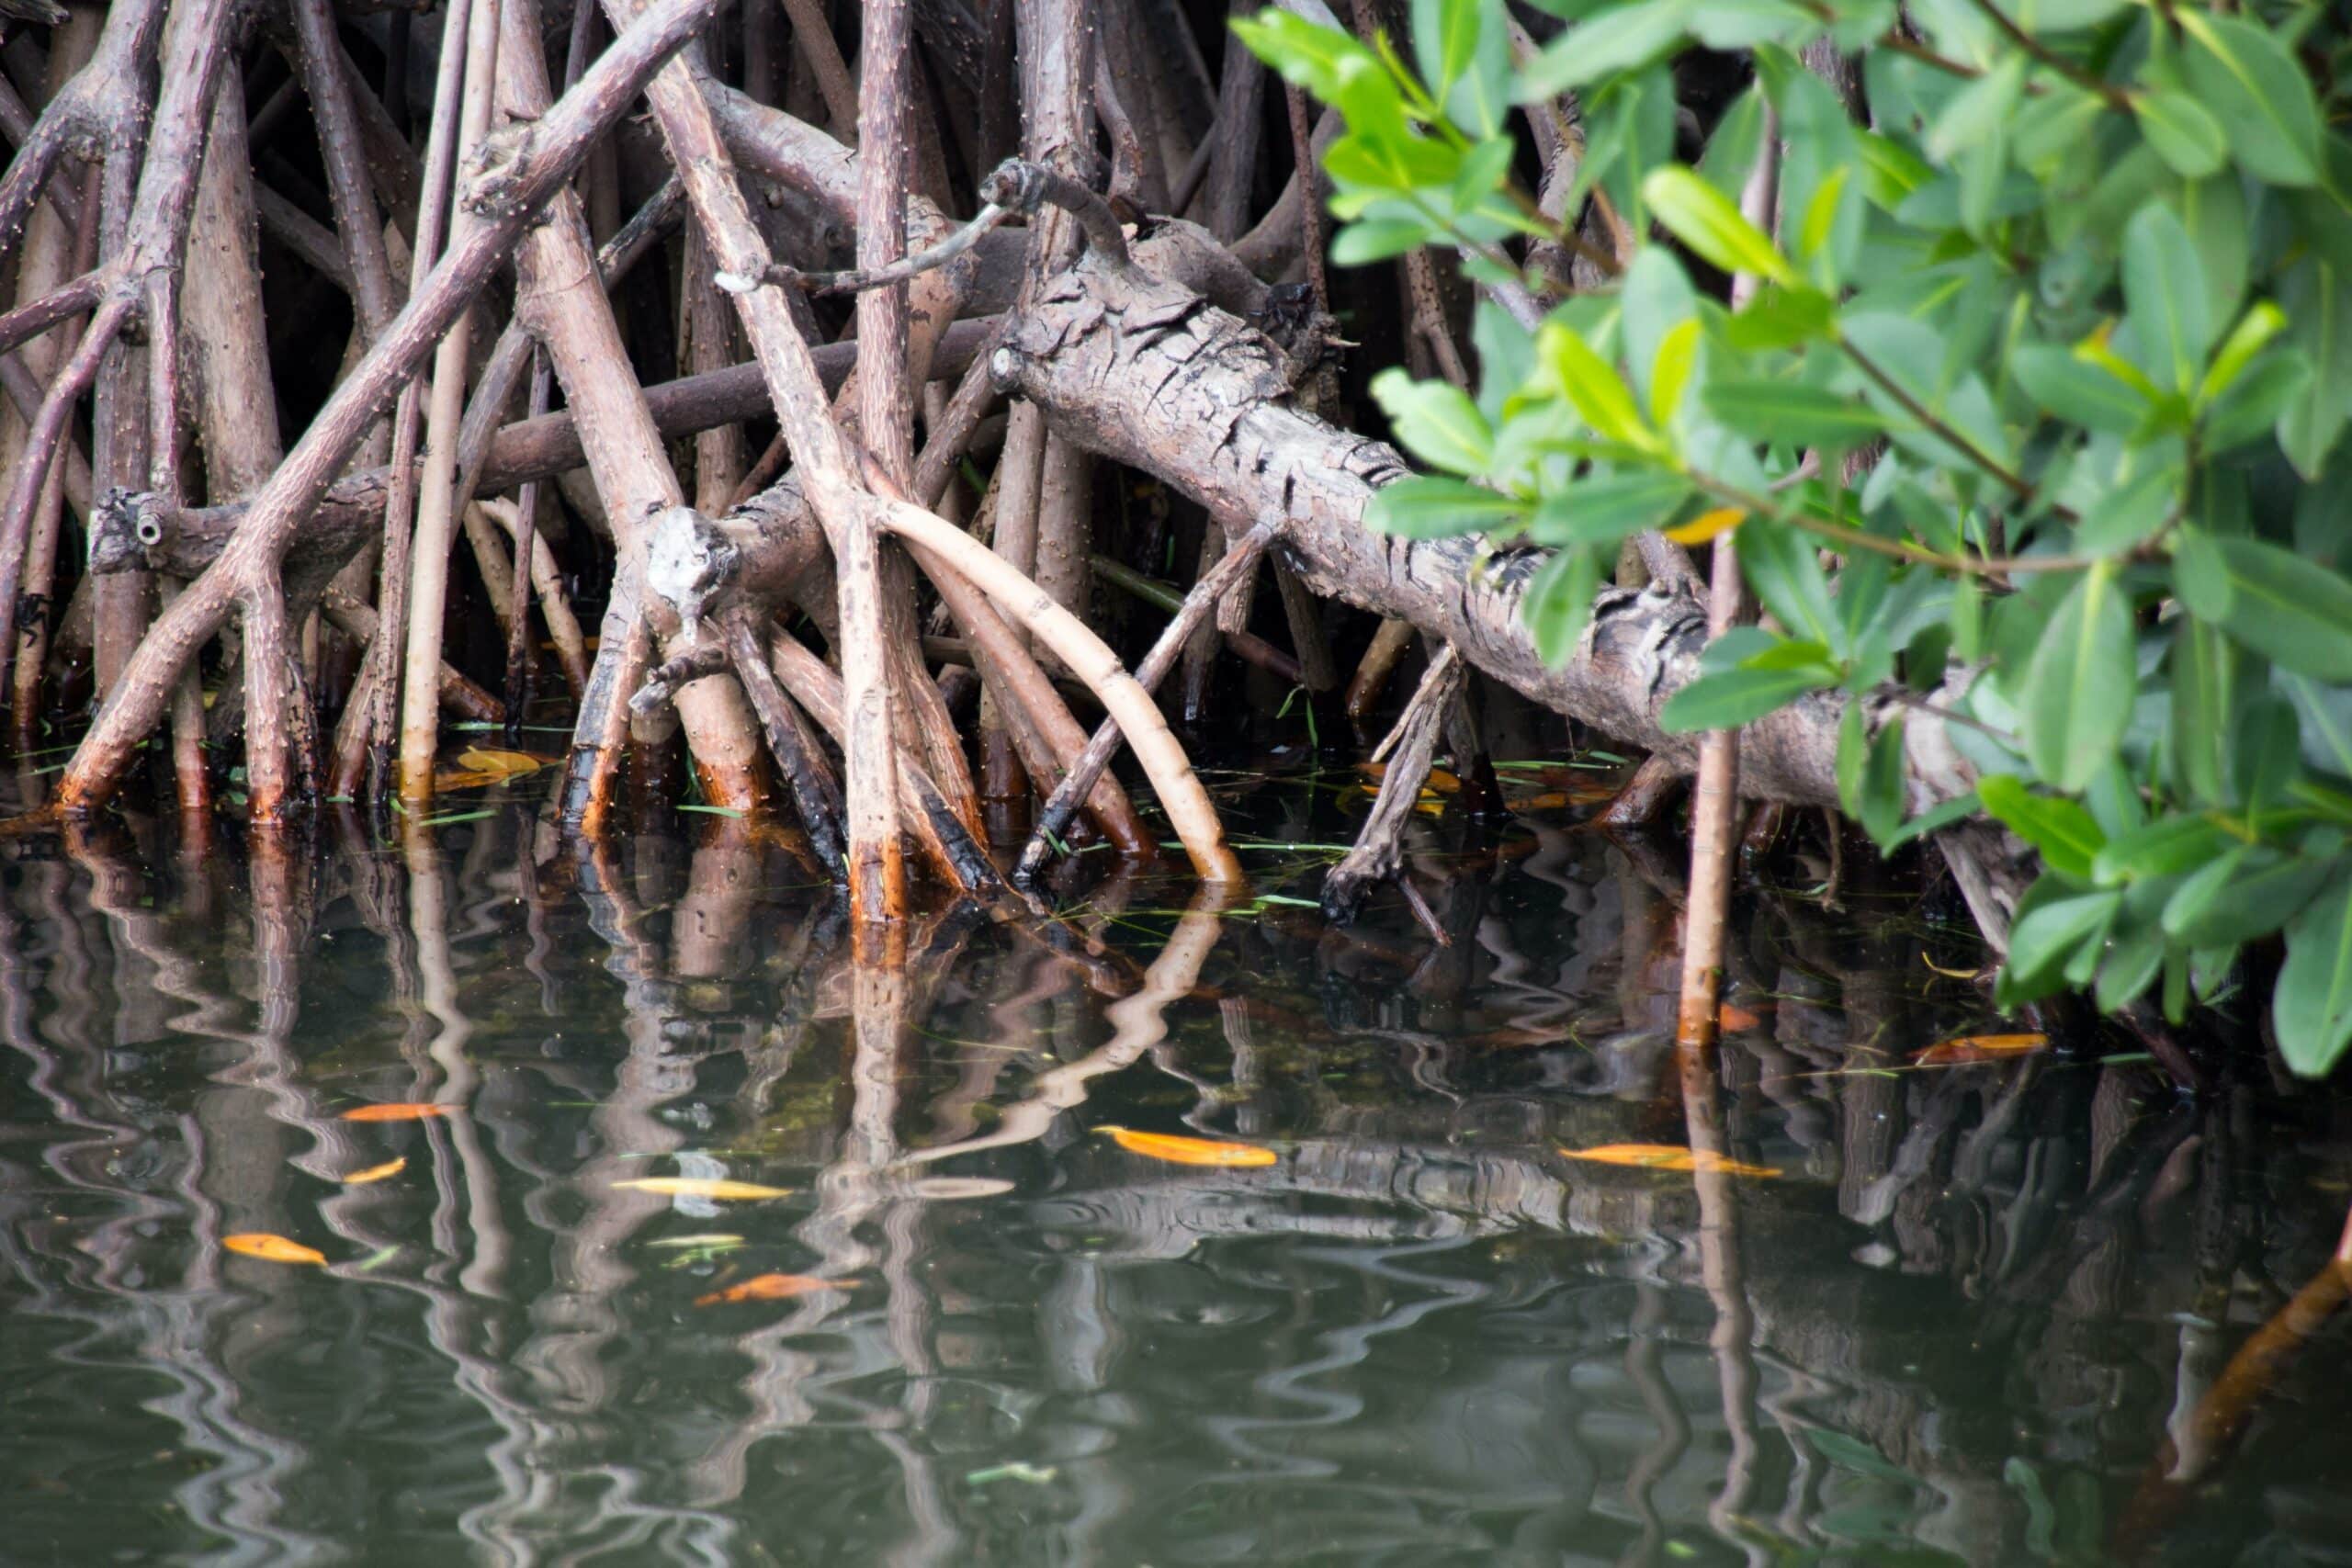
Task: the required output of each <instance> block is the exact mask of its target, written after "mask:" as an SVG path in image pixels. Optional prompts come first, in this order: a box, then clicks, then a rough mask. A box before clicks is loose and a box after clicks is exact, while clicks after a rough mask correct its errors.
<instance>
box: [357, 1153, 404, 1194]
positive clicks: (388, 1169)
mask: <svg viewBox="0 0 2352 1568" xmlns="http://www.w3.org/2000/svg"><path fill="white" fill-rule="evenodd" d="M407 1168H408V1158H407V1156H401V1158H399V1159H388V1160H386V1161H385V1162H384V1163H383V1164H381V1165H371V1166H369V1167H368V1168H367V1169H365V1170H355V1171H353V1172H352V1173H351V1174H350V1175H349V1176H346V1177H345V1178H344V1179H343V1184H344V1185H345V1187H365V1186H367V1185H368V1183H369V1182H371V1181H381V1180H383V1179H384V1178H386V1177H388V1176H398V1175H399V1174H400V1173H401V1171H403V1170H406V1169H407Z"/></svg>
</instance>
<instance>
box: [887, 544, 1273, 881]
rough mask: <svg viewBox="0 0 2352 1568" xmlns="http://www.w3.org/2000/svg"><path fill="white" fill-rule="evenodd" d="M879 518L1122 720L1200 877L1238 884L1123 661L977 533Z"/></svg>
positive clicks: (1217, 828)
mask: <svg viewBox="0 0 2352 1568" xmlns="http://www.w3.org/2000/svg"><path fill="white" fill-rule="evenodd" d="M877 507H878V510H877V512H876V521H877V522H879V523H880V524H881V525H882V526H884V527H885V528H888V530H889V531H890V532H891V533H893V534H896V535H898V536H899V537H900V538H901V539H904V540H905V541H906V542H907V543H908V544H909V545H910V546H912V547H915V548H916V549H917V550H919V551H925V552H929V553H931V554H933V555H936V556H937V557H939V558H941V559H942V560H943V561H944V562H945V563H946V564H947V565H948V566H950V567H952V568H953V569H955V570H956V571H959V572H961V573H962V574H963V575H964V576H965V577H967V578H968V579H970V580H971V581H972V584H973V585H974V586H975V587H977V588H978V589H979V590H980V591H981V592H984V593H986V594H987V595H988V596H989V601H990V603H992V604H995V605H996V607H997V608H998V609H999V610H1000V611H1001V612H1002V613H1003V614H1005V615H1009V616H1011V617H1012V619H1013V620H1016V621H1018V622H1020V623H1021V625H1022V626H1023V627H1024V628H1026V629H1027V631H1028V632H1029V634H1030V635H1031V636H1033V637H1035V638H1036V639H1037V640H1038V641H1039V642H1042V643H1044V644H1045V645H1046V647H1047V648H1049V649H1052V650H1053V651H1054V654H1055V656H1056V657H1057V658H1058V659H1060V660H1061V661H1062V662H1063V663H1064V664H1066V665H1068V666H1069V671H1070V673H1071V674H1073V675H1075V676H1077V677H1078V678H1079V679H1080V681H1083V682H1085V683H1086V684H1087V686H1088V687H1089V688H1091V690H1092V691H1093V693H1094V694H1095V695H1096V696H1097V697H1098V698H1100V699H1101V700H1102V703H1103V707H1104V708H1106V709H1108V710H1109V711H1110V714H1111V716H1112V717H1113V718H1114V719H1116V720H1118V722H1119V729H1120V731H1121V733H1123V734H1124V735H1125V737H1126V741H1127V747H1128V749H1129V750H1132V751H1133V752H1134V753H1135V756H1136V761H1137V762H1138V763H1140V764H1141V765H1142V767H1143V771H1144V773H1145V774H1146V775H1147V776H1148V777H1149V778H1150V780H1151V787H1152V791H1153V793H1154V794H1156V795H1159V806H1160V809H1161V810H1163V811H1165V812H1167V813H1168V822H1169V826H1170V827H1172V828H1174V829H1176V837H1177V838H1178V839H1179V840H1182V842H1183V845H1184V852H1185V854H1186V855H1188V856H1189V857H1191V859H1192V862H1193V873H1194V874H1196V875H1198V876H1199V877H1200V878H1201V880H1202V881H1204V882H1218V883H1228V884H1232V885H1234V886H1239V885H1240V884H1241V883H1242V882H1243V881H1244V880H1245V878H1244V877H1243V875H1242V873H1241V863H1240V862H1239V861H1238V860H1236V859H1235V858H1234V856H1233V851H1232V850H1231V849H1230V848H1229V847H1228V846H1227V844H1226V841H1225V828H1224V825H1223V824H1222V823H1221V822H1219V821H1218V819H1217V814H1216V807H1215V806H1213V805H1211V804H1210V802H1209V795H1208V791H1207V790H1205V789H1204V788H1202V787H1201V781H1200V780H1199V779H1198V778H1197V777H1195V776H1194V775H1193V765H1192V763H1191V762H1190V761H1187V760H1186V758H1185V756H1184V749H1183V747H1182V746H1181V745H1179V744H1178V743H1177V740H1176V737H1175V735H1174V734H1173V733H1171V732H1170V729H1169V728H1168V721H1167V720H1166V719H1165V718H1162V717H1161V716H1160V713H1159V704H1158V703H1156V702H1154V701H1152V697H1151V694H1150V693H1148V692H1147V691H1145V690H1144V689H1143V687H1142V685H1141V684H1140V683H1138V682H1136V678H1135V677H1134V676H1133V675H1130V674H1129V673H1127V669H1126V666H1125V665H1124V664H1122V663H1120V662H1119V656H1118V655H1117V654H1115V653H1114V652H1112V651H1111V649H1110V648H1109V646H1108V645H1106V644H1105V643H1104V642H1103V639H1102V638H1101V637H1096V636H1095V635H1094V633H1093V632H1092V631H1091V630H1090V629H1088V627H1087V625H1086V623H1085V622H1083V621H1081V620H1080V619H1079V618H1078V617H1077V616H1076V615H1071V614H1070V613H1069V611H1068V610H1067V609H1064V608H1063V607H1062V606H1061V605H1059V604H1056V603H1055V602H1054V601H1053V599H1051V598H1050V597H1049V596H1047V594H1046V592H1045V590H1043V589H1041V588H1039V587H1038V586H1037V585H1036V584H1035V582H1033V581H1030V580H1029V579H1028V578H1026V577H1024V576H1023V575H1022V574H1021V573H1020V572H1019V571H1016V570H1013V568H1012V565H1011V564H1010V563H1008V562H1007V561H1006V560H1005V558H1003V557H1002V556H1001V555H998V554H997V553H996V552H995V551H994V550H992V549H990V548H989V547H987V546H986V545H984V544H982V543H980V542H979V541H978V539H976V538H974V537H973V536H971V535H969V534H967V533H965V532H964V531H963V530H962V529H961V528H957V527H956V526H954V525H951V524H948V523H945V522H943V521H941V520H940V519H939V518H937V517H935V516H933V515H932V514H931V513H928V512H925V511H923V510H922V508H921V507H919V506H912V505H910V504H908V503H906V502H896V501H880V502H877Z"/></svg>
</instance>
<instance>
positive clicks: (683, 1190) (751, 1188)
mask: <svg viewBox="0 0 2352 1568" xmlns="http://www.w3.org/2000/svg"><path fill="white" fill-rule="evenodd" d="M613 1185H614V1186H615V1187H619V1188H626V1189H627V1190H629V1191H631V1192H655V1193H659V1194H660V1195H662V1197H664V1198H717V1199H720V1200H722V1201H735V1202H748V1201H752V1200H753V1199H756V1198H789V1197H791V1196H792V1189H791V1188H789V1187H763V1186H761V1185H760V1184H759V1183H758V1182H756V1181H729V1180H726V1179H723V1178H719V1177H704V1176H639V1177H635V1178H632V1179H629V1180H628V1181H616V1182H614V1183H613Z"/></svg>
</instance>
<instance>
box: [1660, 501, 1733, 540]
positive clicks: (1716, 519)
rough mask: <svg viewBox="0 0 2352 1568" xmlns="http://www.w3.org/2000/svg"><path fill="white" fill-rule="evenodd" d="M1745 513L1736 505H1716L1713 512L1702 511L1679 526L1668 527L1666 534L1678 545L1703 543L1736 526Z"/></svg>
mask: <svg viewBox="0 0 2352 1568" xmlns="http://www.w3.org/2000/svg"><path fill="white" fill-rule="evenodd" d="M1746 516H1747V513H1746V512H1745V511H1743V510H1742V509H1741V508H1739V507H1736V506H1718V507H1716V508H1715V509H1714V510H1713V512H1702V513H1699V515H1698V516H1696V517H1693V518H1692V519H1691V521H1690V522H1688V523H1685V524H1684V525H1682V526H1681V527H1679V528H1668V530H1667V531H1666V536H1667V537H1668V538H1669V539H1672V540H1673V541H1674V542H1675V543H1676V544H1678V545H1703V544H1705V543H1706V542H1707V541H1708V540H1710V539H1712V538H1713V537H1714V536H1716V535H1718V534H1720V533H1723V532H1724V531H1725V530H1726V529H1730V528H1735V527H1737V526H1738V525H1739V521H1740V519H1741V518H1743V517H1746Z"/></svg>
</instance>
